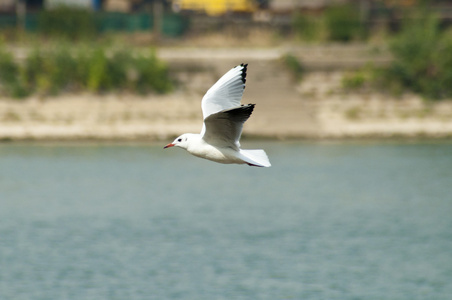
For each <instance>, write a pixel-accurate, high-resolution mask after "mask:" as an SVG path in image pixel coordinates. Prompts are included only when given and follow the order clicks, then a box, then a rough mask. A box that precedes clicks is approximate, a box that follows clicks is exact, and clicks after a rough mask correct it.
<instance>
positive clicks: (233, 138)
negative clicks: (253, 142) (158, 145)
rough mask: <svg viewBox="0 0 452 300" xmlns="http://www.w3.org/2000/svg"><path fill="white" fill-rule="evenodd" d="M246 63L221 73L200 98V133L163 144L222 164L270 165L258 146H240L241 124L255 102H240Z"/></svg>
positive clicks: (249, 114)
mask: <svg viewBox="0 0 452 300" xmlns="http://www.w3.org/2000/svg"><path fill="white" fill-rule="evenodd" d="M247 66H248V64H241V65H239V66H236V67H234V68H232V69H231V70H229V71H228V72H227V73H226V74H224V75H223V77H221V78H220V79H219V80H218V81H217V82H216V83H215V84H214V85H213V86H212V87H211V88H210V89H209V90H208V91H207V93H206V94H205V95H204V97H203V98H202V102H201V108H202V114H203V117H204V124H203V126H202V130H201V133H200V134H197V133H184V134H183V135H181V136H179V137H177V138H176V139H175V140H174V141H173V142H172V143H170V144H168V145H166V146H165V147H164V148H165V149H166V148H169V147H173V146H176V147H180V148H183V149H185V150H187V151H188V152H189V153H190V154H193V155H194V156H198V157H201V158H205V159H208V160H212V161H215V162H218V163H222V164H248V165H249V166H254V167H270V166H271V164H270V161H269V160H268V157H267V154H266V153H265V151H264V150H262V149H255V150H244V149H240V142H239V140H240V136H241V135H242V128H243V124H244V123H245V121H246V120H248V118H249V117H250V116H251V113H252V112H253V110H254V106H255V104H246V105H241V104H240V100H241V99H242V95H243V91H244V89H245V82H246V71H247Z"/></svg>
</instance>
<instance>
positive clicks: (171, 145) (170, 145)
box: [163, 144, 174, 149]
mask: <svg viewBox="0 0 452 300" xmlns="http://www.w3.org/2000/svg"><path fill="white" fill-rule="evenodd" d="M173 146H174V144H168V145H166V146H165V147H163V149H166V148H169V147H173Z"/></svg>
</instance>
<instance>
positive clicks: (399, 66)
mask: <svg viewBox="0 0 452 300" xmlns="http://www.w3.org/2000/svg"><path fill="white" fill-rule="evenodd" d="M389 49H390V52H391V54H392V56H393V60H392V62H391V63H390V65H389V66H387V67H383V68H365V69H363V70H360V71H357V72H355V73H351V74H350V73H349V74H346V75H345V76H344V77H343V80H342V85H343V87H345V88H360V87H362V86H364V85H371V86H374V87H376V88H380V89H383V88H384V89H385V90H389V91H391V92H393V93H395V94H399V93H402V92H403V91H405V90H409V91H412V92H415V93H419V94H421V95H422V96H424V97H425V98H428V99H442V98H445V97H451V96H452V32H451V31H442V30H441V28H440V24H439V19H438V18H437V17H436V16H435V15H433V14H430V13H425V10H419V11H415V12H414V14H412V15H407V16H406V17H405V19H404V22H403V24H402V28H401V30H400V32H399V33H398V34H396V35H395V36H394V37H393V38H392V40H391V41H390V42H389Z"/></svg>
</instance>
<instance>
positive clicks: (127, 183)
mask: <svg viewBox="0 0 452 300" xmlns="http://www.w3.org/2000/svg"><path fill="white" fill-rule="evenodd" d="M264 146H265V148H266V150H267V152H268V153H269V155H270V157H271V160H272V163H273V167H272V168H269V169H263V168H251V167H248V166H237V165H220V164H215V163H212V162H209V161H204V160H201V159H198V158H195V157H191V156H189V155H188V154H187V153H184V152H183V151H182V150H180V149H171V150H163V149H162V147H160V146H156V147H154V146H149V145H141V146H131V145H129V146H106V145H104V146H102V145H101V146H99V145H85V146H50V145H47V146H32V145H6V144H4V145H0V299H19V300H20V299H33V300H40V299H43V300H44V299H51V300H53V299H77V300H78V299H84V300H89V299H93V300H94V299H96V300H99V299H121V300H124V299H132V300H134V299H350V300H351V299H375V300H377V299H378V300H381V299H385V300H386V299H397V300H404V299H407V300H415V299H429V300H432V299H433V300H434V299H438V300H439V299H444V300H446V299H452V298H451V297H452V281H451V278H452V217H451V216H452V144H450V143H449V144H447V143H442V144H441V143H439V144H356V143H355V144H306V143H305V144H289V143H268V144H264Z"/></svg>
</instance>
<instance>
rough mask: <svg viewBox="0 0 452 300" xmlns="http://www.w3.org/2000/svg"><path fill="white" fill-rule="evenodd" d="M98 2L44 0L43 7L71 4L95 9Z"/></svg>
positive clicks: (93, 0) (96, 0)
mask: <svg viewBox="0 0 452 300" xmlns="http://www.w3.org/2000/svg"><path fill="white" fill-rule="evenodd" d="M98 3H100V1H99V0H45V1H44V7H45V8H54V7H58V6H73V7H83V8H89V9H95V8H96V7H97V4H98Z"/></svg>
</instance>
